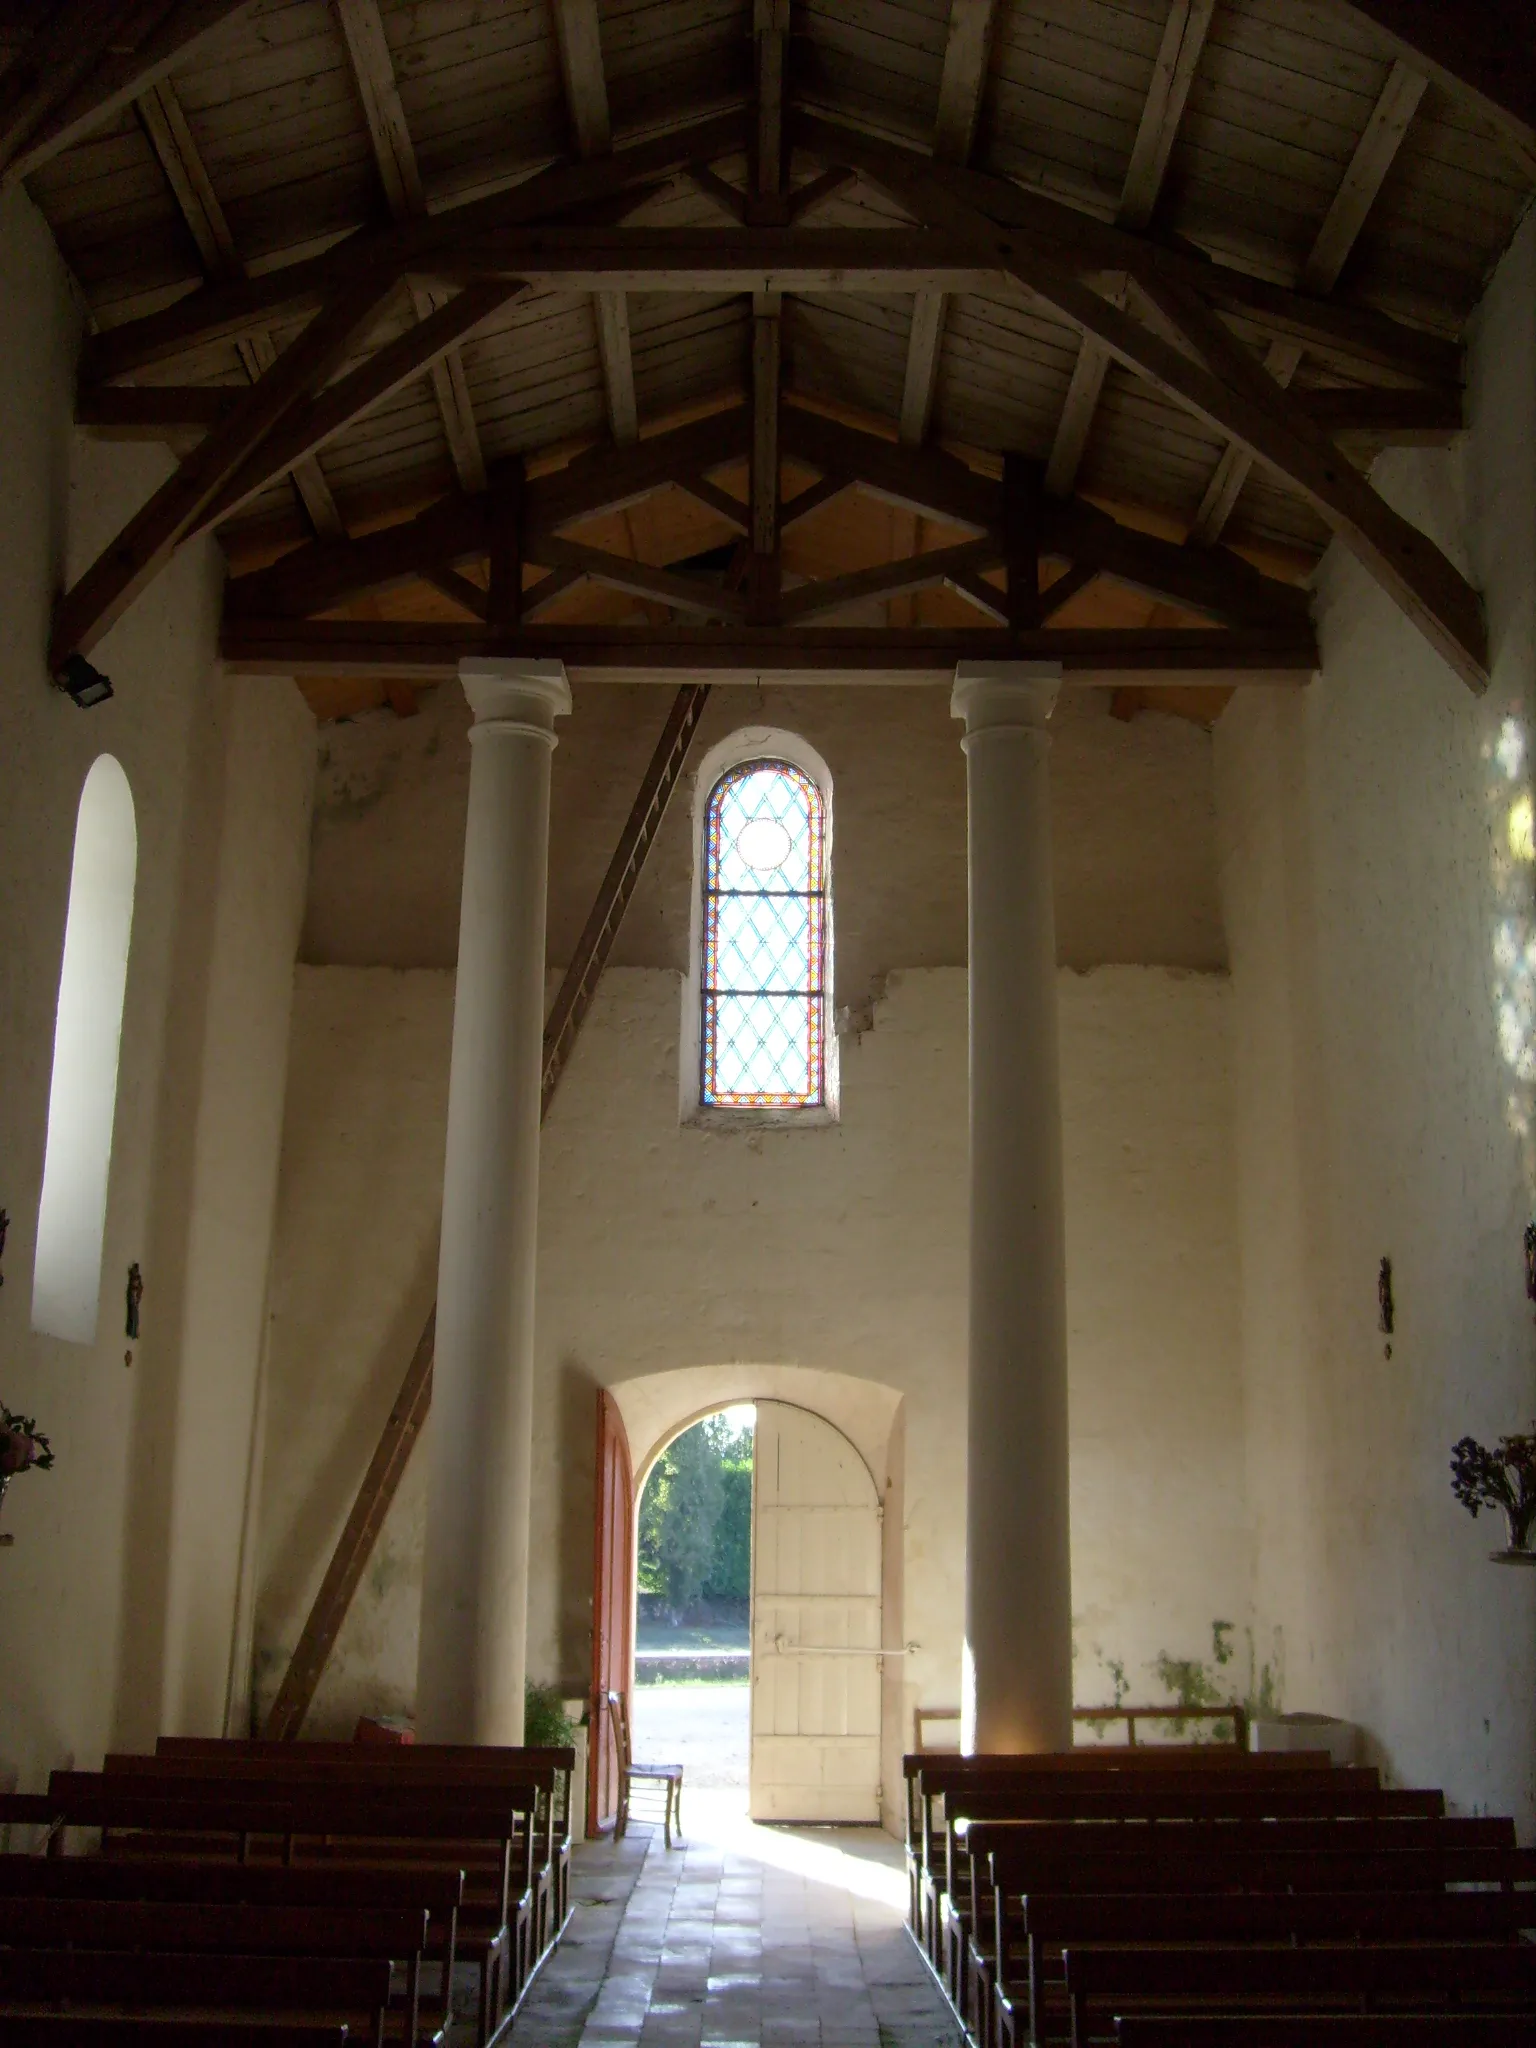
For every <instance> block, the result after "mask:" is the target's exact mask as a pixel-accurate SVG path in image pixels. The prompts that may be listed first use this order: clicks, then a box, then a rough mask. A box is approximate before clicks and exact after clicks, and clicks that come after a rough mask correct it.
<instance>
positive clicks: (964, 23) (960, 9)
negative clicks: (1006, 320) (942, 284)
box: [901, 0, 996, 448]
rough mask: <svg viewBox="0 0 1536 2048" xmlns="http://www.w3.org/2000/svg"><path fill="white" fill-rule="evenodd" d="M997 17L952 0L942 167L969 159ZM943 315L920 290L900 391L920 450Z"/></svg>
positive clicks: (942, 101) (939, 128)
mask: <svg viewBox="0 0 1536 2048" xmlns="http://www.w3.org/2000/svg"><path fill="white" fill-rule="evenodd" d="M995 13H996V0H950V8H949V29H948V33H947V35H946V37H945V42H944V70H943V74H942V76H941V77H940V80H939V111H938V116H937V118H936V120H935V121H934V127H933V153H934V155H935V156H936V157H937V158H938V160H939V161H940V162H941V163H949V164H963V163H965V162H967V161H968V159H969V157H970V154H971V149H972V146H973V144H974V142H975V139H976V123H977V120H978V118H979V116H980V113H981V101H982V93H983V90H984V88H985V85H986V79H987V61H988V58H989V56H990V54H991V49H992V25H993V18H994V15H995ZM944 313H945V295H944V293H943V292H940V291H920V292H917V293H916V294H915V295H914V297H913V300H912V326H911V330H910V332H909V334H908V336H907V367H906V372H905V375H904V377H903V380H902V390H901V438H902V440H903V441H905V442H907V443H908V444H909V445H910V446H912V447H914V448H920V447H921V446H922V444H923V443H924V441H926V440H927V438H928V428H929V425H930V423H931V422H932V419H933V401H934V394H935V393H936V391H937V389H938V382H939V354H940V351H941V349H942V347H943V344H944Z"/></svg>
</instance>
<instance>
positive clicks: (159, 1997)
mask: <svg viewBox="0 0 1536 2048" xmlns="http://www.w3.org/2000/svg"><path fill="white" fill-rule="evenodd" d="M3 1963H4V1968H3V1972H0V2039H4V2040H6V2041H9V2040H10V2039H11V2028H12V2026H13V2024H14V2022H16V2021H18V2020H23V2019H27V2018H30V2017H34V2016H37V2017H44V2018H46V2017H47V2016H48V2013H49V2011H50V2009H52V2010H54V2011H59V2010H62V2009H63V2008H64V2007H65V2006H66V2005H67V2007H68V2008H69V2016H70V2017H71V2019H73V2018H75V2017H77V2016H78V2017H82V2018H86V2017H89V2018H100V2019H104V2020H110V2021H112V2022H113V2023H114V2024H116V2023H117V2022H119V2021H120V2020H122V2019H123V2018H125V2017H129V2016H132V2017H135V2018H144V2019H153V2018H161V2017H164V2018H170V2017H173V2016H175V2015H176V2014H177V2013H178V2012H179V2013H182V2014H185V2015H186V2016H187V2017H189V2018H207V2019H225V2020H233V2019H236V2018H238V2017H240V2016H241V2015H243V2014H245V2013H258V2014H263V2015H270V2016H272V2017H278V2016H280V2015H284V2014H288V2015H293V2016H295V2017H302V2018H304V2019H305V2020H307V2021H310V2022H313V2021H316V2020H320V2021H323V2022H325V2023H326V2024H328V2025H334V2026H342V2025H345V2026H347V2027H348V2028H349V2029H350V2030H351V2031H352V2032H353V2033H356V2034H358V2035H360V2036H361V2038H362V2039H363V2040H366V2041H371V2042H372V2043H373V2044H374V2048H385V2043H386V2042H387V2041H388V2039H389V1992H390V1974H391V1973H390V1965H389V1960H388V1958H387V1957H379V1958H375V1959H359V1958H357V1957H351V1956H342V1957H324V1956H265V1955H264V1956H228V1955H191V1954H187V1955H184V1954H180V1953H159V1952H157V1953H155V1954H143V1953H140V1954H118V1953H113V1952H111V1951H100V1950H94V1949H10V1950H8V1951H7V1952H6V1954H5V1956H4V1958H3ZM64 2038H65V2039H67V2038H68V2035H67V2034H66V2035H65V2037H64Z"/></svg>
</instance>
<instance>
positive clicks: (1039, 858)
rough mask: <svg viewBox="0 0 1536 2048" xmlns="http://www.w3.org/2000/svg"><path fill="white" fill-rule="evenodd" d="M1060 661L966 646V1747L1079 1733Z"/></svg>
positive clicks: (1008, 1746) (960, 709) (1031, 1742)
mask: <svg viewBox="0 0 1536 2048" xmlns="http://www.w3.org/2000/svg"><path fill="white" fill-rule="evenodd" d="M1060 680H1061V669H1060V666H1059V665H1058V664H1057V663H1055V662H1023V661H1021V662H999V663H995V664H987V665H982V664H974V665H973V664H970V663H964V664H962V665H961V667H960V668H959V669H958V670H957V671H956V676H955V688H954V695H953V698H952V699H951V708H952V709H953V711H954V714H955V716H956V717H957V718H963V719H964V720H965V738H964V740H963V741H962V743H961V744H962V745H963V746H964V748H965V754H966V766H967V775H966V779H967V787H968V793H969V814H970V825H969V839H970V947H969V957H970V1011H971V1275H970V1428H969V1447H970V1460H969V1473H968V1481H967V1488H966V1551H965V1656H964V1671H963V1674H962V1691H961V1699H962V1728H961V1743H962V1747H963V1748H964V1749H965V1750H966V1751H967V1753H970V1752H978V1751H979V1752H985V1751H1031V1750H1049V1749H1066V1748H1068V1747H1069V1746H1070V1744H1071V1741H1072V1583H1071V1578H1072V1561H1071V1533H1070V1522H1069V1503H1068V1490H1067V1316H1066V1279H1065V1262H1064V1257H1063V1219H1062V1206H1063V1205H1062V1175H1061V1093H1060V1080H1059V1075H1058V1071H1057V1051H1056V920H1055V908H1054V904H1053V901H1052V894H1051V815H1050V769H1049V755H1050V735H1049V733H1048V731H1047V720H1048V719H1049V718H1050V715H1051V710H1052V707H1053V706H1054V704H1055V701H1056V691H1057V687H1058V685H1059V683H1060Z"/></svg>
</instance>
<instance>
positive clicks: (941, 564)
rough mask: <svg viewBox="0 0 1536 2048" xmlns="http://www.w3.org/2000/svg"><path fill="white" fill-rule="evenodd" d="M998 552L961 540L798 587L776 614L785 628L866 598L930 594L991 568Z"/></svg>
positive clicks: (993, 545) (993, 546) (994, 546)
mask: <svg viewBox="0 0 1536 2048" xmlns="http://www.w3.org/2000/svg"><path fill="white" fill-rule="evenodd" d="M1002 559H1003V550H1002V548H1001V547H1000V546H999V544H998V543H997V542H996V541H995V540H992V539H990V538H989V539H985V540H967V541H961V542H960V543H959V545H958V546H956V547H951V548H929V549H927V550H925V551H924V552H923V553H921V554H916V555H908V556H907V557H906V559H905V560H904V561H900V562H882V563H880V564H879V565H878V567H876V568H873V569H857V570H855V571H854V572H853V573H852V574H851V575H847V576H828V577H824V578H822V579H821V580H820V581H818V582H815V583H802V584H801V585H799V587H798V588H797V589H795V590H789V591H786V592H785V593H784V596H783V598H782V600H781V601H780V613H781V616H782V617H783V619H784V622H785V624H786V625H792V624H794V623H795V622H796V621H798V620H811V619H821V618H825V617H826V616H827V615H828V614H829V613H831V612H837V611H841V610H842V609H843V608H844V607H845V606H846V605H850V604H862V603H864V602H865V601H867V600H868V599H870V598H884V597H898V596H902V595H905V594H906V593H908V592H911V591H914V590H934V589H937V588H938V587H939V586H940V585H941V584H958V583H959V582H960V581H961V580H962V579H966V578H969V577H970V576H971V575H973V574H974V575H979V574H980V573H981V571H982V570H983V569H991V568H995V567H996V566H997V564H998V563H999V562H1001V561H1002Z"/></svg>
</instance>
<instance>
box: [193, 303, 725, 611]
mask: <svg viewBox="0 0 1536 2048" xmlns="http://www.w3.org/2000/svg"><path fill="white" fill-rule="evenodd" d="M418 331H419V330H418ZM750 445H751V420H750V415H749V413H748V411H747V408H746V407H745V406H743V405H734V406H730V407H727V408H725V409H723V410H722V411H720V412H717V413H709V414H707V415H706V416H705V417H704V418H703V419H699V420H692V421H690V422H689V423H688V424H687V425H686V426H683V427H678V428H675V429H673V431H672V432H671V433H667V434H655V435H652V436H650V437H649V438H648V439H646V440H644V441H640V442H637V443H636V444H635V445H634V446H633V447H630V448H614V447H612V446H604V447H601V448H594V449H592V450H590V451H588V452H587V453H585V454H582V455H578V456H577V457H576V458H575V459H574V460H573V461H571V462H570V463H568V464H567V465H566V466H565V468H563V469H557V470H551V471H549V472H548V474H546V475H544V476H540V477H531V478H529V479H528V480H527V482H526V483H525V485H524V490H523V542H524V550H525V554H526V555H527V557H528V559H530V560H534V561H537V560H539V559H540V557H539V553H538V550H539V546H540V543H541V542H542V541H544V540H545V539H548V538H552V537H554V536H557V535H558V534H559V532H560V529H561V528H562V527H565V526H570V525H574V524H576V523H578V522H579V521H581V520H583V519H589V518H593V517H595V516H597V515H598V514H600V513H604V512H613V511H617V510H619V509H621V508H622V507H623V506H626V505H632V504H635V503H636V502H637V501H638V500H640V499H642V498H644V497H646V496H648V495H649V494H650V493H651V492H652V491H654V490H657V489H659V488H660V487H661V486H662V485H664V484H668V483H671V482H673V481H674V480H675V481H677V482H680V483H681V484H682V485H683V487H684V488H685V489H686V488H687V487H688V486H687V479H688V478H689V476H690V475H692V474H694V473H695V472H697V471H698V470H699V469H701V468H713V467H714V466H715V465H716V464H718V463H721V462H727V461H730V460H732V459H733V458H739V457H741V456H744V455H745V454H746V453H747V452H748V449H749V448H750ZM488 522H489V510H488V506H487V502H486V499H485V497H484V495H483V494H476V495H473V496H465V495H463V494H461V493H458V492H455V493H454V494H453V495H452V496H451V497H447V498H443V499H440V500H439V501H438V502H437V503H436V504H435V505H430V506H428V507H427V508H426V510H425V511H423V512H421V513H419V514H418V515H417V516H416V517H415V518H414V519H410V520H406V521H403V522H402V523H401V524H399V525H397V526H388V527H384V528H382V529H381V530H380V531H378V532H376V533H369V534H364V535H363V536H362V537H361V538H360V539H357V540H353V541H346V542H323V541H322V542H316V543H313V544H312V545H310V546H307V547H302V548H296V549H294V550H293V552H292V553H290V554H287V555H284V556H283V557H282V559H281V560H280V561H278V562H275V563H273V564H272V566H271V567H270V568H266V569H260V570H257V571H255V572H253V573H251V574H249V575H246V576H237V577H235V578H234V579H233V580H232V581H231V582H230V584H229V585H228V587H227V589H226V593H225V603H226V606H227V608H228V609H229V610H230V611H231V612H265V613H269V614H273V613H282V614H291V615H292V616H294V617H300V618H302V617H306V616H309V615H312V614H313V613H316V612H323V611H329V610H331V609H332V608H333V607H335V606H336V605H339V604H344V603H346V601H347V600H348V599H349V598H353V597H361V596H363V595H365V594H367V593H369V592H372V591H379V590H388V589H392V588H395V587H398V586H399V585H400V584H403V583H409V582H410V581H412V580H413V579H414V577H415V576H416V575H417V574H419V571H420V565H422V564H423V563H442V564H445V565H448V566H450V567H451V566H453V565H454V564H457V563H462V562H465V561H467V560H469V559H471V558H472V557H474V556H483V555H484V554H485V553H486V552H487V549H488V547H489V530H490V529H489V523H488Z"/></svg>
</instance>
